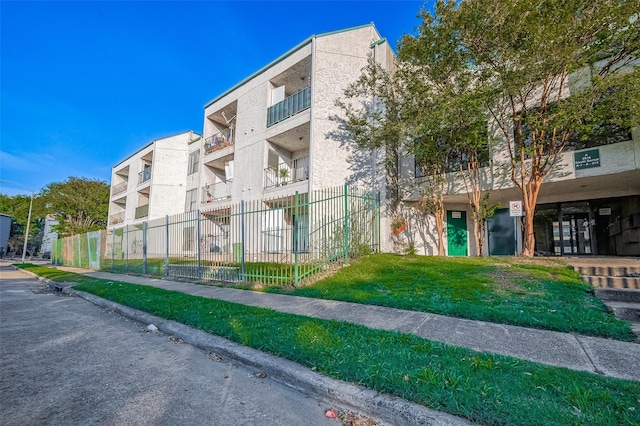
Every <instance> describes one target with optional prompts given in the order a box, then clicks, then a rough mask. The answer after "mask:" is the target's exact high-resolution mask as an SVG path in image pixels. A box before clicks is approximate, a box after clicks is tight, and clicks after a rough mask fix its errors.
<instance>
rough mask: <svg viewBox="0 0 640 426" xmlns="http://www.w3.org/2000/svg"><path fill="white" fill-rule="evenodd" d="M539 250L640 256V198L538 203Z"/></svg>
mask: <svg viewBox="0 0 640 426" xmlns="http://www.w3.org/2000/svg"><path fill="white" fill-rule="evenodd" d="M534 233H535V238H536V253H537V254H538V255H543V256H554V255H555V256H564V255H600V256H638V255H640V197H638V196H631V197H621V198H610V199H599V200H590V201H581V202H572V203H556V204H542V205H539V206H537V208H536V214H535V220H534Z"/></svg>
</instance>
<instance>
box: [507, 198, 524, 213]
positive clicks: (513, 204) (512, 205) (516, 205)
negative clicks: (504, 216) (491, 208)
mask: <svg viewBox="0 0 640 426" xmlns="http://www.w3.org/2000/svg"><path fill="white" fill-rule="evenodd" d="M509 216H522V201H509Z"/></svg>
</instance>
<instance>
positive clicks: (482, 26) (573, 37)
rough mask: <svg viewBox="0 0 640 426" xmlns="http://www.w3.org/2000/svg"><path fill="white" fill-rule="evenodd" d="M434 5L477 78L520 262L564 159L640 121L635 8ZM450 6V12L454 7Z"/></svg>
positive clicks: (621, 3) (633, 4) (485, 0)
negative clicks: (519, 243) (608, 130)
mask: <svg viewBox="0 0 640 426" xmlns="http://www.w3.org/2000/svg"><path fill="white" fill-rule="evenodd" d="M443 4H444V3H443V2H442V1H441V2H439V6H440V7H439V8H437V9H436V10H437V11H438V13H439V16H438V21H439V22H442V23H443V25H446V26H448V27H449V28H450V29H451V31H456V32H457V43H456V45H455V46H454V48H455V49H456V50H458V51H460V52H463V53H464V55H465V57H466V59H467V62H468V65H469V67H470V68H472V69H475V70H477V87H478V89H477V90H479V91H480V90H482V91H485V90H486V88H487V87H491V88H492V90H491V91H489V92H487V91H485V92H484V95H488V96H486V97H485V99H486V104H485V107H486V108H487V110H488V111H489V113H490V116H491V118H492V122H493V124H494V125H495V127H496V129H497V133H498V134H499V135H500V137H501V139H502V140H503V141H504V150H505V151H506V153H507V155H508V160H507V169H508V173H509V175H510V178H511V180H512V181H513V183H514V184H515V185H516V186H517V187H518V188H519V189H520V191H521V193H522V202H523V207H524V211H525V233H524V247H523V251H522V255H523V256H532V255H533V254H534V250H535V236H534V231H533V229H534V228H533V222H534V213H535V207H536V203H537V199H538V194H539V192H540V188H541V186H542V185H543V181H544V179H545V178H546V177H547V176H548V175H549V173H550V172H551V171H552V170H553V168H554V166H555V165H556V164H557V162H558V160H559V158H560V155H561V154H562V153H563V151H564V150H565V149H566V148H568V147H572V145H577V146H579V144H578V142H579V141H584V140H585V139H588V138H589V137H590V136H592V135H594V134H596V133H598V132H599V131H601V130H602V128H603V127H607V125H609V124H613V125H615V126H617V127H618V128H620V129H623V130H626V129H628V128H629V127H630V126H631V120H632V118H633V117H638V113H639V112H640V105H639V104H640V70H639V69H638V67H637V64H638V52H639V50H640V30H639V24H640V21H639V19H638V10H639V7H638V6H639V3H638V0H615V1H614V0H565V1H556V0H465V1H461V2H458V3H455V2H448V3H446V4H447V5H449V7H444V6H442V5H443ZM454 4H455V7H454V6H453V5H454Z"/></svg>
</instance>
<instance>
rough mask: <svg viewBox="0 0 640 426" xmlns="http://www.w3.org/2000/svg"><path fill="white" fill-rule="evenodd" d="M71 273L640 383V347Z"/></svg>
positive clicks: (338, 304) (299, 299)
mask: <svg viewBox="0 0 640 426" xmlns="http://www.w3.org/2000/svg"><path fill="white" fill-rule="evenodd" d="M58 269H62V270H67V271H70V272H76V273H82V274H85V275H88V276H92V277H96V278H103V279H108V280H114V281H123V282H128V283H133V284H141V285H148V286H153V287H158V288H163V289H167V290H174V291H180V292H183V293H188V294H192V295H194V296H201V297H207V298H212V299H219V300H225V301H228V302H234V303H239V304H243V305H248V306H258V307H264V308H270V309H274V310H276V311H280V312H287V313H292V314H297V315H304V316H308V317H315V318H322V319H331V320H338V321H346V322H351V323H355V324H361V325H364V326H366V327H369V328H375V329H380V330H390V331H397V332H401V333H411V334H414V335H416V336H419V337H423V338H425V339H429V340H435V341H439V342H444V343H449V344H452V345H456V346H463V347H466V348H470V349H473V350H476V351H482V352H492V353H496V354H502V355H508V356H512V357H515V358H520V359H525V360H529V361H534V362H539V363H542V364H548V365H554V366H559V367H566V368H570V369H573V370H582V371H589V372H592V373H599V374H603V375H605V376H611V377H617V378H622V379H628V380H635V381H640V368H638V366H640V344H637V343H628V342H620V341H616V340H610V339H604V338H597V337H587V336H581V335H576V334H569V333H560V332H555V331H547V330H537V329H530V328H524V327H517V326H512V325H504V324H494V323H487V322H483V321H473V320H466V319H460V318H452V317H446V316H442V315H436V314H429V313H423V312H415V311H406V310H402V309H394V308H385V307H380V306H371V305H362V304H356V303H349V302H338V301H332V300H321V299H311V298H305V297H298V296H287V295H280V294H269V293H261V292H253V291H248V290H236V289H231V288H220V287H213V286H206V285H200V284H192V283H186V282H179V281H170V280H164V279H156V278H148V277H137V276H131V275H124V274H112V273H108V272H96V271H91V270H86V269H79V268H70V267H58Z"/></svg>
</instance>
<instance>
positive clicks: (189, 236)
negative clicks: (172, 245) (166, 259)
mask: <svg viewBox="0 0 640 426" xmlns="http://www.w3.org/2000/svg"><path fill="white" fill-rule="evenodd" d="M195 232H196V231H195V228H194V227H193V226H190V227H187V228H184V229H183V230H182V250H187V251H191V250H193V249H194V248H195V242H196V235H195Z"/></svg>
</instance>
